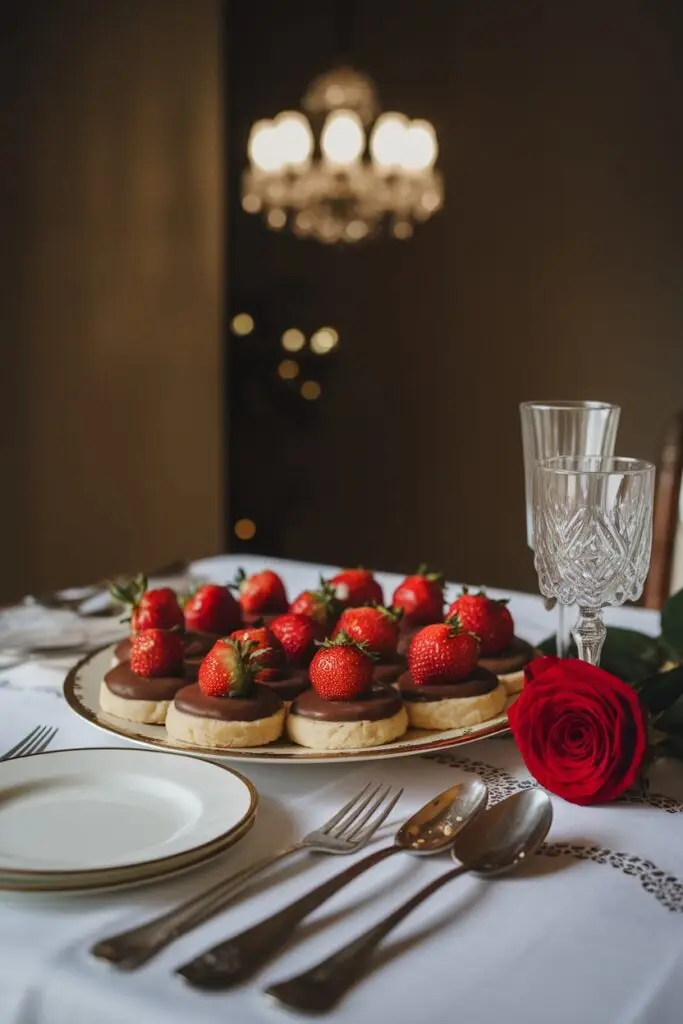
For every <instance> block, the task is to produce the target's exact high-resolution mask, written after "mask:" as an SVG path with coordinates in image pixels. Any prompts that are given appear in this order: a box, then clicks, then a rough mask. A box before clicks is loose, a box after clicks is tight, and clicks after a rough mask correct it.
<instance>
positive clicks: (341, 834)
mask: <svg viewBox="0 0 683 1024" xmlns="http://www.w3.org/2000/svg"><path fill="white" fill-rule="evenodd" d="M381 788H382V783H381V782H380V784H379V785H378V786H375V788H374V789H373V790H371V791H370V792H369V793H368V795H367V796H366V797H365V799H364V800H361V802H360V803H359V804H358V806H357V807H354V808H353V810H351V811H350V813H349V814H347V815H346V817H345V818H344V819H343V820H342V821H341V822H340V823H339V824H338V825H337V826H336V828H333V829H332V831H331V832H330V835H332V836H334V838H335V839H342V838H345V833H346V830H347V829H348V828H349V827H350V826H351V825H353V823H354V822H355V821H357V820H358V815H359V814H362V813H363V811H364V810H365V808H366V807H367V806H368V804H369V803H370V801H371V800H374V799H375V797H376V796H377V794H378V793H379V791H380V789H381Z"/></svg>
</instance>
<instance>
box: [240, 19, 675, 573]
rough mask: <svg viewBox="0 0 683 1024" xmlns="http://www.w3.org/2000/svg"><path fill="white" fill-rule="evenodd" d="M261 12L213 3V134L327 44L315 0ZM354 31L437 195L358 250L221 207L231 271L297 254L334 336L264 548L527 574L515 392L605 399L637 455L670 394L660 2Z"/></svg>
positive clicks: (253, 110)
mask: <svg viewBox="0 0 683 1024" xmlns="http://www.w3.org/2000/svg"><path fill="white" fill-rule="evenodd" d="M262 17H263V7H262V6H261V7H259V10H258V12H256V11H255V10H254V9H253V8H252V7H248V6H246V5H245V6H243V7H241V8H240V9H239V11H234V19H233V26H232V33H231V40H232V42H233V46H232V49H231V61H233V62H234V63H233V66H232V74H233V80H232V86H233V91H232V96H231V100H232V114H233V118H234V126H235V136H234V139H235V145H236V146H237V145H238V144H239V146H243V145H244V140H245V137H246V131H247V128H248V125H249V123H250V121H252V120H254V119H255V118H257V117H262V116H272V115H273V114H274V113H275V112H276V111H277V110H279V109H282V108H286V107H290V106H292V105H293V104H295V103H297V101H298V98H299V95H300V94H301V93H302V92H303V90H304V88H305V86H306V84H307V80H308V79H309V78H310V77H311V76H312V75H313V74H314V73H315V72H316V71H318V70H321V68H323V67H324V66H325V64H326V63H328V61H329V60H330V59H331V57H332V53H333V49H332V44H333V32H334V29H333V19H332V5H329V4H328V5H325V4H323V5H319V4H315V5H314V4H304V5H302V6H300V7H297V9H296V10H294V9H293V8H292V6H291V5H279V4H271V5H269V16H268V24H269V32H268V34H267V36H266V37H265V38H264V33H263V30H262V29H261V30H259V28H258V26H257V22H260V23H261V25H262V24H263V21H262V20H261V19H262ZM356 43H357V46H356V52H355V62H356V63H357V64H358V65H359V66H360V67H362V68H363V69H364V70H366V71H369V72H370V73H372V75H373V76H374V77H375V79H376V81H377V83H378V86H379V89H380V92H381V97H382V100H383V102H384V107H385V109H399V110H404V111H405V112H406V113H408V114H409V115H411V116H413V117H416V116H423V117H427V118H429V119H430V120H432V121H434V123H435V124H436V127H437V130H438V133H439V138H440V141H441V146H442V155H441V160H440V166H441V168H442V170H443V171H444V174H445V178H446V189H447V195H446V207H445V210H444V211H443V213H441V214H440V215H438V216H436V217H435V218H434V219H433V220H432V221H431V222H430V223H428V224H427V225H425V226H423V227H420V228H418V230H417V232H416V234H415V237H414V238H413V239H412V240H411V241H409V242H403V243H397V242H381V243H379V244H375V245H368V246H366V247H364V248H359V249H358V250H357V251H355V252H348V251H344V252H337V251H330V250H328V249H324V248H323V247H318V246H316V245H315V244H314V243H302V242H298V241H296V240H294V239H292V238H290V237H285V236H282V237H278V236H275V235H273V234H272V232H267V231H266V230H265V228H263V227H262V226H261V224H260V223H259V222H258V220H257V219H256V218H253V217H252V218H250V217H247V216H246V215H245V214H242V213H238V212H236V213H235V219H234V236H233V251H234V252H235V254H236V263H235V264H233V267H234V269H235V273H236V274H237V281H236V288H238V290H241V292H242V293H244V292H248V289H249V288H250V287H255V286H256V285H257V283H259V284H260V285H261V287H263V288H264V289H266V288H267V286H268V282H270V283H271V284H273V283H275V282H276V281H277V280H278V279H280V278H281V277H282V276H283V275H289V276H291V277H293V278H297V277H298V278H300V279H305V280H307V281H308V282H309V283H310V284H311V286H312V287H313V288H314V289H315V294H316V303H315V304H316V310H317V312H316V316H319V318H320V321H321V322H326V321H329V322H331V323H333V324H334V325H336V326H337V327H338V328H339V330H340V334H341V339H342V343H341V349H340V353H339V358H338V361H337V363H336V366H335V369H334V373H333V375H332V377H331V380H330V383H329V386H328V387H327V388H326V392H325V394H324V397H323V399H322V400H321V408H320V417H321V422H320V426H319V427H318V428H316V429H317V431H318V442H317V450H316V452H315V455H314V457H313V456H312V458H311V465H310V470H309V474H308V486H307V489H306V500H305V501H304V502H302V503H301V504H300V505H299V506H297V507H296V508H293V509H292V510H291V511H290V513H289V519H288V524H287V534H286V550H287V553H288V554H290V555H295V556H301V557H315V558H321V559H324V560H326V561H332V562H337V561H338V562H346V563H350V564H354V563H357V562H359V561H363V562H365V563H366V564H371V565H378V566H382V567H384V568H392V569H393V568H396V569H409V568H410V567H411V566H413V565H414V564H416V563H417V562H418V561H419V560H421V559H422V558H425V559H429V560H430V561H431V562H433V563H435V564H437V565H440V566H442V567H444V568H445V569H446V570H447V571H448V573H449V575H450V576H451V577H455V578H460V579H470V580H473V581H478V580H485V581H487V582H489V583H492V584H500V585H503V586H519V587H531V586H533V585H534V574H533V568H532V566H531V561H530V557H529V554H528V552H527V550H526V547H525V535H524V520H523V497H522V494H523V483H522V468H521V453H520V444H519V424H518V413H517V403H518V402H519V401H520V400H523V399H528V398H553V397H557V398H562V397H565V398H603V399H608V400H612V401H617V402H620V403H621V404H622V406H623V415H622V428H621V431H620V437H619V441H618V448H619V450H620V452H621V453H622V454H629V455H639V456H644V457H650V458H654V457H656V455H657V452H658V446H659V442H660V438H661V436H662V432H663V429H664V426H665V422H666V420H667V418H668V417H669V416H670V415H671V414H672V413H673V412H674V411H675V410H677V409H678V408H680V407H681V406H683V343H682V341H681V336H682V334H683V304H682V302H681V272H682V270H683V192H682V191H681V187H680V182H681V180H682V178H683V174H682V172H683V152H682V147H683V144H682V142H681V131H680V111H681V98H682V96H681V86H682V84H683V61H682V60H681V54H682V53H683V5H680V4H671V3H665V2H651V3H642V2H635V0H614V2H611V0H601V2H598V3H592V4H588V3H579V4H569V3H551V2H548V0H530V2H518V3H509V2H508V0H460V2H457V3H452V4H444V3H441V2H440V0H425V2H423V3H421V4H419V5H417V4H415V3H412V2H403V3H394V4H391V5H389V4H381V3H374V4H366V5H357V19H356ZM237 254H238V256H239V259H238V260H237ZM237 262H238V263H239V265H238V266H237V265H236V264H237ZM301 315H302V317H304V316H305V311H302V314H301ZM285 326H289V324H286V325H285ZM311 326H315V324H312V325H311ZM235 442H236V443H244V438H243V437H242V438H241V439H240V437H236V438H235ZM284 514H285V515H286V514H287V510H286V509H285V510H284Z"/></svg>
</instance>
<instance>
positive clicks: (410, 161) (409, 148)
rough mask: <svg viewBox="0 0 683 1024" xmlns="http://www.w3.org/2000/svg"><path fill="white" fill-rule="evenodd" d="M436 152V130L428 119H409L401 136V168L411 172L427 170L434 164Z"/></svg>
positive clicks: (417, 172)
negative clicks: (406, 127)
mask: <svg viewBox="0 0 683 1024" xmlns="http://www.w3.org/2000/svg"><path fill="white" fill-rule="evenodd" d="M438 152H439V147H438V145H437V141H436V132H435V131H434V128H433V126H432V125H431V124H430V123H429V121H411V122H410V126H409V127H408V130H407V131H406V133H405V135H404V137H403V154H402V157H401V167H402V168H403V170H405V171H408V172H409V173H412V174H419V173H421V172H422V171H427V170H429V168H430V167H433V166H434V163H435V161H436V157H437V155H438Z"/></svg>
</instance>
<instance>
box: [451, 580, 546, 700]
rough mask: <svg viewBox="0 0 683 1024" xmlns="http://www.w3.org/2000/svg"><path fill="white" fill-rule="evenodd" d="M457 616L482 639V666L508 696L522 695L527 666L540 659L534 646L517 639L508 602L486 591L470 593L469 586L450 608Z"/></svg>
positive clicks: (463, 624) (480, 660)
mask: <svg viewBox="0 0 683 1024" xmlns="http://www.w3.org/2000/svg"><path fill="white" fill-rule="evenodd" d="M448 614H449V615H457V616H458V619H459V621H460V624H461V625H462V627H463V629H469V630H471V632H472V633H475V634H476V635H477V636H478V637H479V644H480V650H479V664H480V665H482V666H483V667H484V668H487V669H488V670H489V671H490V672H495V674H496V675H497V676H498V678H499V679H500V681H501V683H502V684H503V686H504V687H505V690H506V692H507V693H510V694H513V693H519V691H520V690H521V689H522V687H523V686H524V666H525V665H527V664H528V663H529V662H530V661H532V660H533V659H534V658H535V657H537V656H538V652H537V651H535V650H534V648H533V647H532V646H531V644H528V643H527V642H526V640H520V638H519V637H516V636H515V624H514V621H513V619H512V615H511V614H510V609H509V608H508V601H506V600H494V598H491V597H488V596H487V595H486V594H485V593H484V591H483V590H481V591H479V592H478V593H476V594H471V593H470V592H469V591H468V589H467V587H463V590H462V593H461V594H460V596H459V597H457V598H456V599H455V601H454V602H453V604H452V605H451V606H450V608H449V609H448Z"/></svg>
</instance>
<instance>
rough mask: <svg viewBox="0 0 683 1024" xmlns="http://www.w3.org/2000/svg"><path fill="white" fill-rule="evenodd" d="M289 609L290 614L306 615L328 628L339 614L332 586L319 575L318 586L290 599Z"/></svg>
mask: <svg viewBox="0 0 683 1024" xmlns="http://www.w3.org/2000/svg"><path fill="white" fill-rule="evenodd" d="M289 610H290V613H291V614H292V615H306V616H307V617H308V618H309V619H314V620H315V621H316V622H319V623H320V625H321V626H322V627H323V628H324V629H330V628H331V627H332V626H333V625H334V623H335V621H336V619H337V616H338V615H339V602H338V601H337V598H336V596H335V590H334V587H332V586H330V584H329V582H328V581H327V580H324V579H323V578H322V576H321V577H320V588H319V589H318V590H304V592H303V594H299V596H298V597H297V598H296V599H295V600H294V601H292V603H291V605H290V606H289Z"/></svg>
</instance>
